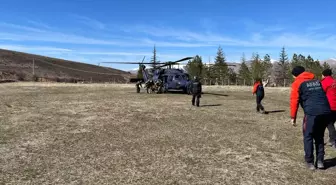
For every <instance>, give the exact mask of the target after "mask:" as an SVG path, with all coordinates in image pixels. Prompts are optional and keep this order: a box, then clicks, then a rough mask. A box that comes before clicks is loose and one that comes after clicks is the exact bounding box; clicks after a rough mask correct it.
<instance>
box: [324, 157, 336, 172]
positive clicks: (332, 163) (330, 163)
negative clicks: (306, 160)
mask: <svg viewBox="0 0 336 185" xmlns="http://www.w3.org/2000/svg"><path fill="white" fill-rule="evenodd" d="M335 167H336V157H335V158H331V159H326V160H324V169H325V170H326V169H329V168H335Z"/></svg>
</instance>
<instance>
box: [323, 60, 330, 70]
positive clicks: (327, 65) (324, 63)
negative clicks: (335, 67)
mask: <svg viewBox="0 0 336 185" xmlns="http://www.w3.org/2000/svg"><path fill="white" fill-rule="evenodd" d="M322 68H323V70H325V69H330V65H329V64H328V63H327V62H323V65H322Z"/></svg>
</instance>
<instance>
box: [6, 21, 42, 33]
mask: <svg viewBox="0 0 336 185" xmlns="http://www.w3.org/2000/svg"><path fill="white" fill-rule="evenodd" d="M0 27H2V28H12V29H20V30H25V31H32V32H38V33H41V32H45V31H44V30H42V29H38V28H33V27H29V26H22V25H17V24H11V23H6V22H1V23H0Z"/></svg>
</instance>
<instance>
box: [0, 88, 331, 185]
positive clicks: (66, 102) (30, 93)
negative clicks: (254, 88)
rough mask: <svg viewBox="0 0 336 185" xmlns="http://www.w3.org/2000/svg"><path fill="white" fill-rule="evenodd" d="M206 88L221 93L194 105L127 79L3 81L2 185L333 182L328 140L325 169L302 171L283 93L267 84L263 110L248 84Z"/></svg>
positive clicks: (297, 131)
mask: <svg viewBox="0 0 336 185" xmlns="http://www.w3.org/2000/svg"><path fill="white" fill-rule="evenodd" d="M204 91H205V92H214V93H217V94H219V95H210V94H204V95H203V97H202V99H201V106H202V107H199V108H197V107H192V106H191V102H190V100H191V96H188V95H181V94H146V93H145V92H144V91H143V92H142V93H140V94H137V93H135V87H134V86H133V85H104V84H101V85H86V84H78V85H77V84H76V85H74V84H34V83H18V84H1V86H0V95H1V96H0V102H1V107H0V113H1V114H0V122H1V125H0V180H1V184H118V185H119V184H157V185H159V184H228V185H234V184H267V185H269V184H290V185H295V184H302V185H309V184H319V185H327V184H330V185H335V184H336V178H335V174H336V168H333V167H332V166H334V165H336V164H335V160H336V150H333V149H331V148H330V147H329V146H326V162H327V164H326V165H327V166H328V167H329V168H328V169H326V170H319V171H315V172H311V171H309V170H307V169H306V168H305V166H304V163H303V154H304V153H303V141H302V131H301V126H298V127H292V126H291V124H290V122H289V121H290V119H289V91H288V89H285V88H284V89H282V88H277V89H267V88H266V97H265V99H264V102H263V104H264V106H265V108H266V109H267V110H268V111H275V112H270V113H269V114H267V115H261V114H257V113H256V111H255V97H254V96H252V94H251V88H250V87H204ZM281 110H284V112H282V111H281ZM277 111H278V112H277ZM301 120H302V110H301V108H300V112H299V120H298V122H301ZM299 125H300V124H299ZM327 134H328V132H327V131H326V136H327ZM326 138H327V137H326Z"/></svg>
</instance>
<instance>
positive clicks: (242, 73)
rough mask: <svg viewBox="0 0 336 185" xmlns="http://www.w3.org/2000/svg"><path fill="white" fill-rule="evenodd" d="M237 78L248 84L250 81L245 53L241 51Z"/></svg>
mask: <svg viewBox="0 0 336 185" xmlns="http://www.w3.org/2000/svg"><path fill="white" fill-rule="evenodd" d="M238 76H239V78H241V79H243V80H244V81H245V84H250V82H251V80H252V79H251V71H250V69H249V68H248V66H247V65H246V58H245V54H244V53H243V56H242V58H241V65H240V68H239V71H238Z"/></svg>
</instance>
